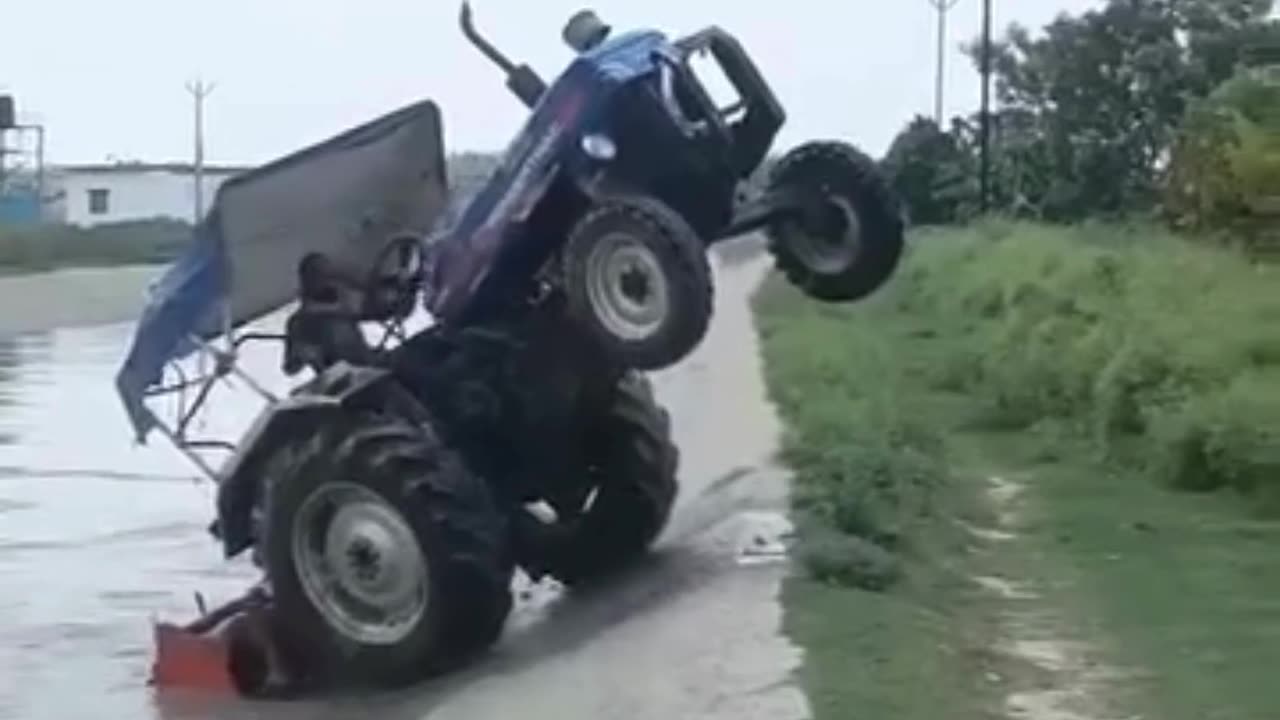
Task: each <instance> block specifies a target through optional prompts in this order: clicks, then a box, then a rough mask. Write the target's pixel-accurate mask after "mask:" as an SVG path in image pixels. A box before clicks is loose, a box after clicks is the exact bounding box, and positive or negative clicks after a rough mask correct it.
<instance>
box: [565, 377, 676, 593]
mask: <svg viewBox="0 0 1280 720" xmlns="http://www.w3.org/2000/svg"><path fill="white" fill-rule="evenodd" d="M588 442H589V443H590V444H589V446H588V454H589V456H590V458H589V461H588V462H589V466H588V469H587V472H588V474H589V475H590V482H591V483H592V484H593V485H594V486H595V492H594V497H592V498H590V499H589V501H588V503H587V505H586V507H585V509H584V510H583V512H582V514H581V515H580V516H579V517H578V518H577V519H576V520H575V521H573V522H572V524H571V526H570V527H571V529H570V531H569V532H568V533H567V537H566V538H565V540H564V541H563V542H562V543H559V544H558V545H559V547H558V548H557V550H556V552H554V553H553V554H552V555H551V556H550V557H548V558H547V562H546V563H545V566H544V568H543V569H544V570H545V571H546V572H547V573H548V574H550V575H552V576H553V577H555V578H557V579H558V580H560V581H561V582H564V583H565V584H567V585H574V584H580V583H584V582H587V581H590V580H594V579H597V578H599V577H601V576H604V575H607V574H609V573H611V572H613V571H615V570H619V569H622V568H624V567H625V566H627V565H628V564H629V563H631V562H632V561H634V560H636V559H638V558H640V557H641V556H643V555H644V553H645V552H646V551H647V550H648V549H649V547H650V546H651V545H652V544H653V542H654V540H656V539H657V537H658V535H659V533H661V532H662V530H663V528H665V527H666V525H667V521H668V520H669V519H670V517H671V509H672V507H673V506H674V505H675V500H676V495H677V494H678V491H679V484H678V480H677V477H676V474H677V469H678V467H679V464H680V451H679V449H678V448H676V446H675V443H673V442H672V439H671V418H670V415H668V413H667V411H666V410H664V409H663V408H662V406H661V405H659V404H658V402H657V399H656V398H655V397H654V393H653V387H652V386H651V385H650V383H649V380H648V379H647V378H645V377H644V376H643V375H641V374H639V373H636V372H631V373H627V374H626V375H624V376H623V377H622V379H621V380H620V381H619V382H618V385H617V388H616V390H615V392H614V396H613V400H612V402H611V404H610V406H609V409H608V411H607V412H606V414H605V415H604V416H603V417H602V418H601V419H600V420H599V422H598V423H596V424H595V426H594V428H593V431H592V436H591V437H590V438H589V439H588Z"/></svg>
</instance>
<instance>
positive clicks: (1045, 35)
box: [969, 0, 1280, 220]
mask: <svg viewBox="0 0 1280 720" xmlns="http://www.w3.org/2000/svg"><path fill="white" fill-rule="evenodd" d="M1272 4H1273V3H1272V0H1111V2H1109V3H1108V4H1107V5H1106V6H1105V7H1104V8H1102V9H1100V10H1096V11H1090V12H1086V13H1084V14H1082V15H1080V16H1078V17H1069V16H1065V15H1064V16H1061V17H1059V18H1058V19H1056V20H1054V21H1053V22H1051V23H1050V24H1049V25H1047V26H1046V27H1045V28H1044V31H1043V32H1042V33H1041V34H1040V35H1039V36H1037V37H1033V36H1032V34H1031V33H1030V32H1029V31H1028V30H1027V29H1026V28H1023V27H1020V26H1017V25H1014V26H1011V27H1010V28H1009V30H1008V31H1007V32H1006V34H1005V36H1004V38H1003V39H1002V40H1001V41H999V42H998V43H996V44H995V47H994V48H993V57H992V68H993V75H994V77H995V81H996V97H997V100H998V102H999V104H1000V106H1001V110H1000V112H999V114H998V116H997V118H998V121H999V122H1002V123H1007V124H1008V127H1006V128H1005V129H1004V131H1003V132H1002V136H1000V137H999V138H998V139H999V142H1001V143H1005V145H1004V147H1003V149H1002V150H1001V152H1000V153H998V155H997V158H998V162H1000V161H1001V159H1002V161H1003V163H1004V167H1002V168H999V169H998V170H997V175H996V179H997V183H1004V187H1003V188H1000V187H998V188H997V190H996V196H997V199H1002V200H1003V201H1005V202H1012V201H1016V202H1018V203H1019V204H1020V205H1021V206H1022V207H1026V208H1034V209H1035V210H1036V211H1037V212H1038V213H1040V214H1041V215H1043V216H1044V217H1047V218H1050V219H1060V220H1071V219H1076V218H1081V217H1085V216H1087V215H1091V214H1098V213H1102V214H1107V213H1126V212H1130V211H1132V210H1135V209H1142V208H1147V207H1150V206H1151V205H1152V204H1153V203H1154V202H1155V201H1156V200H1157V199H1158V198H1159V190H1160V188H1161V186H1162V184H1163V183H1162V177H1161V176H1162V174H1163V173H1164V171H1165V170H1166V168H1167V161H1168V152H1169V148H1170V147H1171V145H1172V143H1173V141H1174V138H1175V136H1176V134H1177V130H1178V127H1179V126H1180V124H1181V123H1182V121H1183V119H1184V117H1185V116H1186V113H1187V108H1188V105H1189V103H1190V102H1192V101H1194V99H1195V98H1197V97H1203V96H1204V95H1205V94H1207V93H1208V92H1209V91H1210V90H1211V89H1212V88H1214V87H1216V86H1218V85H1219V84H1220V83H1222V82H1223V81H1224V80H1226V79H1227V78H1228V77H1229V76H1230V75H1231V73H1232V72H1233V71H1234V69H1235V68H1236V66H1237V64H1238V62H1239V60H1240V57H1241V54H1242V53H1243V52H1244V51H1245V48H1247V47H1249V46H1250V45H1251V44H1255V45H1256V44H1257V43H1264V42H1267V41H1269V40H1272V39H1274V40H1275V41H1276V42H1280V23H1277V22H1276V21H1272V20H1268V16H1269V14H1270V12H1271V9H1272ZM969 52H970V54H971V55H972V56H973V58H974V60H975V62H978V63H980V60H981V56H980V53H981V49H980V46H979V45H976V44H975V45H973V46H971V47H970V48H969ZM1011 142H1013V143H1015V144H1014V145H1012V146H1011V145H1009V144H1008V143H1011ZM1010 173H1012V175H1010ZM1010 183H1012V186H1010Z"/></svg>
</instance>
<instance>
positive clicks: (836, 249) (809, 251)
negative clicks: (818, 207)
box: [788, 189, 862, 275]
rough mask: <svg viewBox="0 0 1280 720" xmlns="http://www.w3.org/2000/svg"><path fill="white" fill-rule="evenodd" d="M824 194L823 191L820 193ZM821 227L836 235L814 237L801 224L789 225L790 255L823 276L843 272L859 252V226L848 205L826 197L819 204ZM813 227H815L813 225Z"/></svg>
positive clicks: (856, 216) (815, 235)
mask: <svg viewBox="0 0 1280 720" xmlns="http://www.w3.org/2000/svg"><path fill="white" fill-rule="evenodd" d="M824 192H825V189H824ZM822 210H823V212H822V215H821V224H822V225H823V226H825V227H824V229H826V228H832V229H838V230H837V231H836V232H818V233H815V232H813V231H812V229H811V228H810V227H806V225H809V224H808V223H804V222H795V223H793V224H792V225H791V228H790V230H791V232H790V233H788V235H789V239H788V240H789V242H790V244H791V248H792V251H793V252H794V253H795V255H796V257H798V258H799V259H800V261H801V262H802V263H804V264H805V265H806V266H808V267H809V268H810V269H811V270H813V271H815V272H818V273H822V274H824V275H835V274H839V273H842V272H844V271H845V270H847V269H848V268H849V267H850V266H852V265H853V263H854V262H855V261H856V260H857V259H858V255H859V253H861V251H862V223H861V222H860V221H859V219H858V212H857V211H856V210H855V209H854V207H853V205H852V204H850V203H849V201H847V200H844V199H842V198H838V197H833V196H828V197H827V198H826V200H825V201H824V202H823V208H822ZM814 224H817V223H814Z"/></svg>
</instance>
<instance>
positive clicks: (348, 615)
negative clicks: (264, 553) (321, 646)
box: [293, 483, 428, 644]
mask: <svg viewBox="0 0 1280 720" xmlns="http://www.w3.org/2000/svg"><path fill="white" fill-rule="evenodd" d="M293 554H294V564H295V566H296V568H297V572H298V576H299V579H300V580H301V581H302V585H303V589H304V591H305V592H306V593H307V596H308V598H309V599H310V600H311V601H312V603H313V605H315V607H316V609H317V610H318V611H319V612H320V614H321V615H323V616H324V618H325V620H326V621H328V622H329V623H330V624H331V625H332V626H333V627H335V628H336V629H337V630H339V631H341V632H342V633H343V634H345V635H347V636H349V637H351V638H352V639H355V640H358V641H360V642H365V643H370V644H390V643H394V642H397V641H399V640H400V639H402V638H403V637H404V636H405V635H406V634H408V633H409V632H410V631H411V630H412V628H413V626H414V625H415V624H416V623H417V621H418V619H419V618H421V616H422V614H423V612H424V611H425V608H426V599H427V586H428V580H427V578H428V575H427V565H426V559H425V557H424V555H423V553H422V550H421V548H420V547H419V546H418V541H417V538H416V537H415V535H414V533H413V530H412V528H411V527H410V526H409V524H408V522H407V521H406V520H405V519H404V517H403V516H402V515H401V514H400V512H398V511H397V510H396V509H395V508H393V507H392V506H391V505H390V504H389V503H387V502H386V501H385V500H383V499H382V498H381V497H380V496H379V495H377V494H376V493H374V492H372V491H371V490H368V489H366V488H363V487H361V486H358V485H355V484H349V483H331V484H326V485H324V486H321V487H320V488H317V489H316V491H315V492H313V493H312V494H311V496H309V497H308V498H307V500H306V501H305V502H304V503H303V505H302V507H301V508H299V510H298V518H297V520H296V521H295V525H294V538H293Z"/></svg>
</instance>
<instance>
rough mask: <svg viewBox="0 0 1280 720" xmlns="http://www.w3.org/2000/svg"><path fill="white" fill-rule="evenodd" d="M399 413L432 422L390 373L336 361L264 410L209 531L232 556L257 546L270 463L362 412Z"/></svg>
mask: <svg viewBox="0 0 1280 720" xmlns="http://www.w3.org/2000/svg"><path fill="white" fill-rule="evenodd" d="M374 408H376V409H380V410H391V411H393V412H398V413H401V414H404V415H407V416H408V417H411V418H413V419H414V420H418V421H429V418H426V417H425V410H423V409H422V408H421V407H420V406H419V405H418V404H417V403H416V402H415V401H414V400H413V399H412V397H411V396H409V395H408V393H407V392H405V391H404V390H403V388H401V387H400V385H399V384H398V383H397V382H396V379H395V376H394V375H393V374H392V373H391V371H390V370H386V369H383V368H377V367H358V366H354V365H349V364H347V363H338V364H336V365H334V366H333V367H331V368H328V369H327V370H325V372H323V373H321V374H320V375H318V376H317V377H316V378H315V379H313V380H312V381H310V382H309V383H307V384H306V385H303V386H301V387H299V388H298V389H297V390H295V391H294V392H293V393H292V394H290V395H289V396H288V397H286V398H283V399H281V400H279V401H277V402H275V403H273V404H271V405H270V406H269V407H267V408H266V409H264V410H263V411H262V413H261V414H260V415H258V417H257V418H256V419H255V420H254V422H253V424H252V425H251V426H250V427H249V429H248V430H247V431H246V432H245V434H244V435H243V436H242V437H241V439H240V442H239V443H238V445H237V449H236V452H235V453H234V454H233V455H232V456H231V457H230V458H229V459H228V460H227V462H226V464H225V465H223V467H222V469H221V470H220V472H219V484H218V492H217V519H216V520H215V521H214V524H213V526H212V527H211V528H210V531H211V532H212V533H213V535H214V536H215V537H216V538H218V539H219V540H220V541H221V543H222V547H223V554H224V555H225V556H226V557H227V558H233V557H235V556H237V555H239V554H240V553H241V552H244V551H245V550H246V549H248V548H249V547H250V546H251V545H253V543H254V533H253V511H254V507H255V506H256V504H257V502H258V499H259V497H260V495H261V489H262V483H263V481H264V479H265V477H264V469H265V467H266V465H267V461H268V460H269V459H270V458H271V457H272V455H273V454H275V452H276V451H278V450H279V449H280V448H282V447H284V446H285V445H287V444H288V443H289V442H292V441H294V440H297V439H299V438H303V437H306V436H307V435H309V434H311V433H313V432H315V431H316V430H318V429H319V428H321V427H323V426H325V425H326V424H329V423H331V422H333V421H335V420H337V419H340V418H342V417H344V416H347V415H348V414H350V413H351V412H353V411H359V410H360V409H374Z"/></svg>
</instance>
